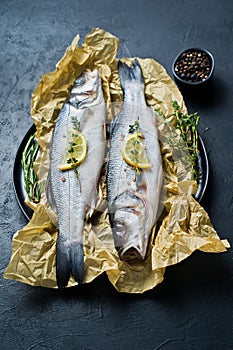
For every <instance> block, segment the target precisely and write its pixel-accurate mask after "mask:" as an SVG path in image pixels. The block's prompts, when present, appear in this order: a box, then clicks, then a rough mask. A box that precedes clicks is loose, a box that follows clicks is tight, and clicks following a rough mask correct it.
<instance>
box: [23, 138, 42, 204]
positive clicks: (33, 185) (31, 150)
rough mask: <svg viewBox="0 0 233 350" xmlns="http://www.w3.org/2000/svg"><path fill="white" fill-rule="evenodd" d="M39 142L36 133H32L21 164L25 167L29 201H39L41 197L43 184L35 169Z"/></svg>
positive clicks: (24, 174)
mask: <svg viewBox="0 0 233 350" xmlns="http://www.w3.org/2000/svg"><path fill="white" fill-rule="evenodd" d="M39 148H40V146H39V144H38V143H37V142H36V141H35V134H33V135H31V136H30V138H29V140H28V142H27V144H26V146H25V148H24V150H23V153H22V159H21V165H22V169H23V177H24V185H25V191H26V193H27V196H28V199H29V201H31V202H33V203H39V201H40V197H41V184H40V182H39V181H38V179H37V175H36V172H35V169H34V162H35V160H36V157H37V154H38V151H39Z"/></svg>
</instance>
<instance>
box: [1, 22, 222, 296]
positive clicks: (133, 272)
mask: <svg viewBox="0 0 233 350" xmlns="http://www.w3.org/2000/svg"><path fill="white" fill-rule="evenodd" d="M78 41H79V36H78V35H77V36H76V37H75V38H74V40H73V42H72V43H71V45H70V46H69V47H68V48H67V50H66V52H65V54H64V56H63V57H62V58H61V60H60V61H59V62H58V63H57V65H56V70H55V71H54V72H51V73H47V74H45V75H43V76H42V78H41V81H40V82H39V84H38V86H37V87H36V89H35V91H34V92H33V94H32V100H31V116H32V119H33V121H34V123H35V125H36V128H37V132H36V137H37V140H38V142H39V144H40V147H41V152H40V156H39V158H38V159H37V161H36V162H35V169H36V172H37V175H38V177H39V179H40V180H41V181H42V182H45V181H46V178H47V174H48V169H49V146H50V139H51V135H52V131H53V128H54V125H55V122H56V118H57V116H58V113H59V111H60V109H61V107H62V105H63V103H64V102H65V100H66V98H67V96H68V94H69V91H70V89H71V86H72V84H73V82H74V80H75V79H76V78H77V77H78V76H79V74H81V73H82V71H83V70H84V69H86V68H90V69H93V68H97V69H98V70H99V72H100V75H101V79H102V86H103V91H104V97H105V101H106V105H107V107H108V106H109V105H110V104H111V103H112V102H114V103H118V102H122V99H123V94H122V91H121V89H120V81H119V76H118V72H117V59H116V53H117V49H118V39H117V38H116V37H114V36H113V35H111V34H109V33H107V32H105V31H103V30H101V29H98V28H96V29H93V30H92V32H91V33H90V34H88V35H87V36H86V38H85V42H84V44H83V45H82V47H78ZM139 62H140V65H141V68H142V72H143V76H144V81H145V95H146V100H147V103H148V105H150V106H152V107H153V108H154V109H155V110H156V109H157V108H160V109H161V110H162V111H163V112H164V114H166V115H167V116H170V119H171V121H172V122H173V120H172V118H173V117H172V113H173V107H172V101H173V100H176V101H177V102H178V104H179V105H180V106H181V107H182V110H183V111H184V112H185V111H186V107H185V105H184V101H183V98H182V96H181V94H180V92H179V90H178V89H177V87H176V85H175V84H174V83H173V81H172V80H171V78H170V77H169V76H168V74H167V73H166V71H165V70H164V68H163V67H162V66H161V65H160V64H159V63H157V62H155V61H154V60H153V59H139ZM108 118H109V119H111V118H112V115H111V113H110V111H109V113H108ZM157 118H158V119H157V123H158V128H159V133H160V135H161V140H160V141H161V153H162V158H163V168H164V177H165V181H166V183H165V192H164V193H165V194H164V199H163V206H164V209H163V217H162V219H160V220H159V222H158V224H157V227H155V228H154V230H153V232H152V235H151V239H150V243H149V253H148V256H147V258H146V260H145V261H144V262H143V263H141V262H137V263H136V262H135V263H131V264H128V263H126V262H123V261H121V260H120V259H119V257H118V254H117V252H116V250H115V248H114V243H113V238H112V232H111V228H110V225H109V219H108V213H107V209H106V208H105V207H104V205H105V202H106V188H105V179H104V177H103V178H101V180H100V185H99V197H100V199H99V201H98V203H97V209H98V210H99V211H98V212H94V214H93V215H92V216H91V217H89V218H88V219H87V222H86V224H85V228H84V251H85V275H84V283H88V282H91V281H92V280H94V279H95V278H96V277H97V276H98V275H100V274H102V273H103V272H106V273H107V276H108V278H109V281H110V282H111V283H112V284H113V286H114V287H115V288H116V289H117V290H118V291H119V292H127V293H142V292H144V291H146V290H149V289H152V288H154V287H155V286H156V285H158V284H159V283H161V282H162V281H163V276H164V272H165V269H166V267H167V266H169V265H173V264H177V263H179V262H180V261H182V260H184V259H185V258H187V257H188V256H190V255H191V254H192V253H193V252H194V251H195V250H197V249H199V250H202V251H204V252H224V251H226V248H228V247H229V243H228V242H227V241H226V240H221V239H220V238H219V236H218V234H217V233H216V231H215V230H214V228H213V226H212V225H211V222H210V219H209V216H208V214H207V213H206V212H205V210H204V209H203V208H202V207H201V205H200V204H199V203H197V202H196V201H195V199H194V198H193V196H192V194H193V193H195V190H196V188H197V184H196V182H195V181H193V180H190V172H189V170H187V169H184V166H183V164H182V163H181V162H180V160H179V159H175V157H174V155H173V154H172V151H171V150H170V149H169V147H168V144H167V143H166V141H165V139H164V138H163V137H162V136H163V135H165V134H166V133H167V132H168V130H166V127H165V125H164V123H163V120H162V119H161V117H159V116H157ZM174 122H175V121H174ZM184 170H185V171H184ZM182 173H183V174H184V173H185V174H186V176H183V177H182V176H179V174H182ZM181 178H182V179H181ZM28 204H29V205H30V206H31V207H32V208H33V209H34V215H33V217H32V219H31V220H30V222H29V223H28V224H27V225H26V226H25V227H24V228H23V229H22V230H19V231H18V232H16V233H15V235H14V237H13V241H12V256H11V260H10V263H9V265H8V267H7V269H6V271H5V274H4V277H5V278H9V279H13V280H17V281H20V282H23V283H27V284H29V285H32V286H44V287H49V288H56V271H55V257H56V238H57V234H58V232H57V228H56V227H55V226H54V224H53V223H55V221H56V214H54V213H53V212H52V211H51V210H50V207H49V205H48V203H47V199H46V195H45V191H44V192H43V193H42V198H41V201H40V203H39V204H37V205H34V204H33V203H28ZM74 285H76V282H75V281H74V280H73V278H72V277H71V278H70V281H69V284H68V286H74Z"/></svg>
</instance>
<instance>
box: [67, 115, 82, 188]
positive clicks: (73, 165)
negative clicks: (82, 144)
mask: <svg viewBox="0 0 233 350" xmlns="http://www.w3.org/2000/svg"><path fill="white" fill-rule="evenodd" d="M71 121H72V124H73V128H74V130H76V131H81V129H80V122H79V120H78V119H77V117H76V116H71ZM73 136H75V134H74V135H73ZM69 145H70V148H69V149H68V153H69V154H70V158H68V159H67V161H66V162H67V164H70V166H71V168H72V169H73V170H74V173H75V175H76V177H77V179H78V183H79V187H80V191H81V192H82V186H81V181H80V177H79V172H78V170H77V165H76V163H77V161H78V160H77V159H76V158H75V157H74V146H76V145H77V144H76V142H73V141H71V142H69Z"/></svg>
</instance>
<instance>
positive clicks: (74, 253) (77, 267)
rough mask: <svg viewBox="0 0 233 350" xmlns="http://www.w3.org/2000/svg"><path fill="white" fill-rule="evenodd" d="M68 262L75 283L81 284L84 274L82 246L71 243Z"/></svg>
mask: <svg viewBox="0 0 233 350" xmlns="http://www.w3.org/2000/svg"><path fill="white" fill-rule="evenodd" d="M70 262H71V273H72V275H73V277H74V279H75V281H77V282H78V284H82V281H83V274H84V251H83V245H82V244H79V243H72V245H71V247H70Z"/></svg>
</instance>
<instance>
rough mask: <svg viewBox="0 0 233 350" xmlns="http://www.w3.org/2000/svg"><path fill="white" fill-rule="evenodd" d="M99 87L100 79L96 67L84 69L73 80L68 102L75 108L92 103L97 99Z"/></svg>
mask: <svg viewBox="0 0 233 350" xmlns="http://www.w3.org/2000/svg"><path fill="white" fill-rule="evenodd" d="M100 88H101V81H100V77H99V73H98V71H97V69H94V70H93V71H91V70H85V71H84V72H83V73H82V74H81V75H80V76H79V77H78V78H77V79H76V80H75V82H74V86H73V88H72V90H71V94H70V97H69V103H70V104H71V105H72V106H73V107H76V108H77V107H81V106H83V105H85V104H88V103H92V102H93V101H94V100H96V99H97V97H98V92H99V89H100Z"/></svg>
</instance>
